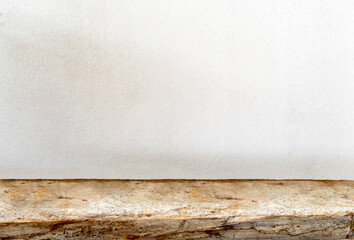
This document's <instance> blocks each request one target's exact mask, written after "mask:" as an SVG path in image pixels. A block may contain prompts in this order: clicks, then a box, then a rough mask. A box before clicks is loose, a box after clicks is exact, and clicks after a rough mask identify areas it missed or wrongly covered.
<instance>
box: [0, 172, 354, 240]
mask: <svg viewBox="0 0 354 240" xmlns="http://www.w3.org/2000/svg"><path fill="white" fill-rule="evenodd" d="M353 216H354V181H309V180H93V179H85V180H0V239H353V233H354V227H353V225H354V219H353Z"/></svg>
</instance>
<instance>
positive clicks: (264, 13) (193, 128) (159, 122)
mask: <svg viewBox="0 0 354 240" xmlns="http://www.w3.org/2000/svg"><path fill="white" fill-rule="evenodd" d="M65 177H68V178H72V177H74V178H328V179H330V178H338V179H344V178H346V179H354V1H352V0H341V1H338V0H331V1H327V0H309V1H304V0H296V1H291V0H266V1H265V0H244V1H240V0H225V1H222V0H141V1H138V0H129V1H124V0H116V1H113V0H112V1H108V0H94V1H93V0H83V1H77V0H65V1H64V0H61V1H51V0H39V1H34V0H29V1H23V0H21V1H17V0H16V1H15V0H0V178H65Z"/></svg>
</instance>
